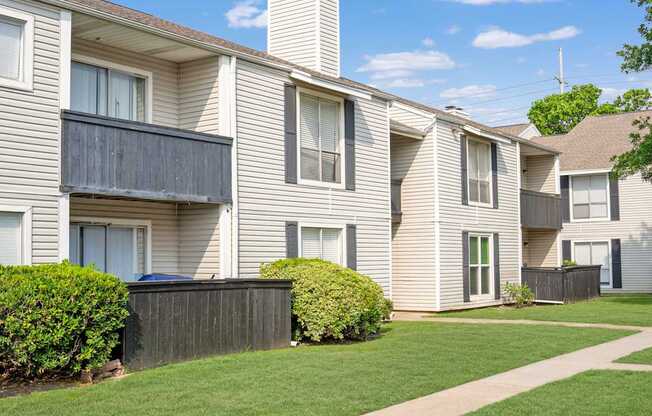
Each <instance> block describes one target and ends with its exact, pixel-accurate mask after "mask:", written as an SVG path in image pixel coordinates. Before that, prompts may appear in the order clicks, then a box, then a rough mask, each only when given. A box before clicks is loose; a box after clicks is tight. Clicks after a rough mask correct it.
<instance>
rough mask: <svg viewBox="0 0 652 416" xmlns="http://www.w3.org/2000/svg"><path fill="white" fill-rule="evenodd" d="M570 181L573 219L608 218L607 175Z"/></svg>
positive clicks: (577, 178)
mask: <svg viewBox="0 0 652 416" xmlns="http://www.w3.org/2000/svg"><path fill="white" fill-rule="evenodd" d="M572 181H573V182H572V188H573V219H574V220H587V219H596V218H608V215H609V212H608V211H609V209H608V205H607V201H608V193H609V191H608V186H609V181H608V180H607V174H600V175H592V176H574V177H573V178H572Z"/></svg>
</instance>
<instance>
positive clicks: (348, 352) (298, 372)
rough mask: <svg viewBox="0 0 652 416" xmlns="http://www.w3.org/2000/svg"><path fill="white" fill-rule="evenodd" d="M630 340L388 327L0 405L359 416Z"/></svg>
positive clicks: (528, 330)
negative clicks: (355, 337) (362, 339)
mask: <svg viewBox="0 0 652 416" xmlns="http://www.w3.org/2000/svg"><path fill="white" fill-rule="evenodd" d="M629 334H631V332H630V331H613V330H603V329H576V328H563V327H545V326H526V325H458V324H443V323H442V324H437V323H431V322H396V323H392V324H390V325H387V326H386V327H385V328H384V329H383V336H382V337H380V338H378V339H376V340H374V341H371V342H366V343H356V344H349V345H325V346H314V347H302V348H298V349H285V350H276V351H264V352H250V353H243V354H234V355H229V356H222V357H214V358H210V359H204V360H198V361H193V362H188V363H183V364H176V365H170V366H167V367H162V368H158V369H154V370H147V371H142V372H139V373H135V374H132V375H131V376H129V377H127V378H125V379H123V380H118V381H110V382H106V383H102V384H99V385H95V386H91V387H86V388H77V389H67V390H56V391H50V392H44V393H35V394H32V395H30V396H22V397H16V398H7V399H2V400H0V414H1V415H3V416H11V415H22V416H26V415H27V416H29V415H44V416H52V415H62V414H75V415H97V414H102V415H138V416H141V415H175V416H176V415H230V416H231V415H235V416H237V415H303V414H311V415H359V414H362V413H365V412H368V411H371V410H376V409H380V408H383V407H386V406H389V405H392V404H396V403H400V402H403V401H406V400H410V399H414V398H416V397H420V396H423V395H426V394H430V393H434V392H436V391H440V390H443V389H446V388H449V387H453V386H456V385H459V384H462V383H466V382H469V381H472V380H475V379H479V378H483V377H487V376H489V375H492V374H496V373H499V372H503V371H506V370H509V369H513V368H516V367H520V366H523V365H526V364H529V363H532V362H535V361H539V360H543V359H546V358H550V357H553V356H556V355H560V354H563V353H566V352H570V351H574V350H577V349H580V348H584V347H588V346H591V345H595V344H599V343H603V342H607V341H610V340H613V339H616V338H619V337H622V336H626V335H629Z"/></svg>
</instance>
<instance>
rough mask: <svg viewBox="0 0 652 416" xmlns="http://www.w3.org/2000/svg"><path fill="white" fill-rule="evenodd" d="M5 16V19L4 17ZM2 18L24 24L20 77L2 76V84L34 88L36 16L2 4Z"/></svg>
mask: <svg viewBox="0 0 652 416" xmlns="http://www.w3.org/2000/svg"><path fill="white" fill-rule="evenodd" d="M3 18H4V19H3ZM0 19H2V20H7V21H10V22H14V21H18V22H19V23H22V25H23V36H22V38H21V45H20V52H21V53H20V57H19V69H18V71H19V79H11V78H3V77H0V86H2V87H7V88H13V89H17V90H25V91H33V90H34V16H32V15H31V14H28V13H24V12H20V11H18V10H15V9H11V8H9V7H5V6H2V5H0Z"/></svg>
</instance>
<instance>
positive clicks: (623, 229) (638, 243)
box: [562, 175, 652, 292]
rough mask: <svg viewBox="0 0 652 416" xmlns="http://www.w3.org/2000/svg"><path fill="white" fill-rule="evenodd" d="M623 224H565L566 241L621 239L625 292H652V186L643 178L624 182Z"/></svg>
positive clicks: (621, 183)
mask: <svg viewBox="0 0 652 416" xmlns="http://www.w3.org/2000/svg"><path fill="white" fill-rule="evenodd" d="M619 188H620V221H596V222H572V223H564V229H563V230H562V239H563V240H584V241H607V240H611V239H614V238H620V239H621V244H622V247H621V256H622V272H623V276H622V277H623V290H624V291H635V292H652V255H651V254H652V220H651V216H650V207H651V206H652V185H651V184H650V183H646V182H643V181H642V180H641V178H640V176H639V175H636V176H632V177H630V178H628V179H625V180H622V181H620V187H619Z"/></svg>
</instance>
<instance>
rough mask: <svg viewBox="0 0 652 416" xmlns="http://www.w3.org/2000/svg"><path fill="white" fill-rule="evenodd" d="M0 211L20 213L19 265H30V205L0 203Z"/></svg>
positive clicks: (31, 210)
mask: <svg viewBox="0 0 652 416" xmlns="http://www.w3.org/2000/svg"><path fill="white" fill-rule="evenodd" d="M0 212H9V213H15V214H22V215H21V219H20V240H19V242H18V244H19V246H20V247H19V250H20V265H21V266H31V265H32V212H33V208H32V207H30V206H16V205H0Z"/></svg>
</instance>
